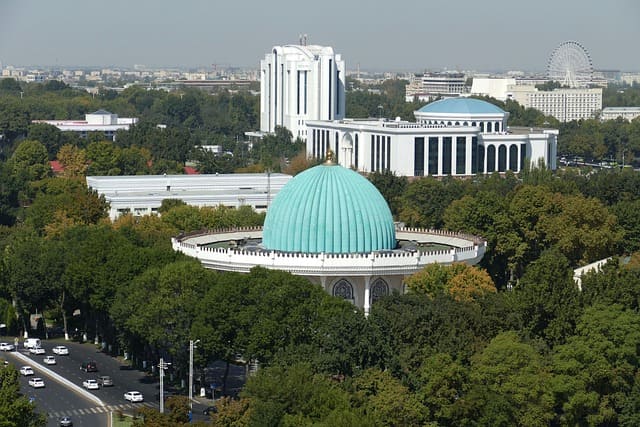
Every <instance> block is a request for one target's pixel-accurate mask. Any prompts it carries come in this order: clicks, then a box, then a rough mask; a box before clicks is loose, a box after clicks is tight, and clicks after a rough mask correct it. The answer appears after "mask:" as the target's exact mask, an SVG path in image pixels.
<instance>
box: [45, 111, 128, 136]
mask: <svg viewBox="0 0 640 427" xmlns="http://www.w3.org/2000/svg"><path fill="white" fill-rule="evenodd" d="M137 122H138V119H137V118H125V117H118V115H117V114H113V113H110V112H109V111H106V110H98V111H95V112H93V113H90V114H85V119H84V120H33V123H46V124H49V125H53V126H55V127H57V128H58V129H60V130H61V131H63V132H76V133H78V134H80V137H81V138H86V137H87V135H88V134H89V132H102V133H104V136H105V137H106V138H108V139H110V140H112V141H115V138H116V132H117V131H119V130H128V129H129V128H130V127H131V125H133V124H135V123H137Z"/></svg>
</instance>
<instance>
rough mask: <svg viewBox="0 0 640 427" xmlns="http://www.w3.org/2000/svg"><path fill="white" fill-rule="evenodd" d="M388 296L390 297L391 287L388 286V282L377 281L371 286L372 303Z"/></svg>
mask: <svg viewBox="0 0 640 427" xmlns="http://www.w3.org/2000/svg"><path fill="white" fill-rule="evenodd" d="M387 295H389V285H387V282H385V281H384V279H380V278H378V279H376V281H375V282H373V285H371V303H374V302H376V301H377V300H379V299H380V298H382V297H386V296H387Z"/></svg>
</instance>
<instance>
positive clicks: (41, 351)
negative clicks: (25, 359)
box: [29, 347, 46, 354]
mask: <svg viewBox="0 0 640 427" xmlns="http://www.w3.org/2000/svg"><path fill="white" fill-rule="evenodd" d="M29 353H31V354H45V353H46V351H45V349H44V348H42V347H31V348H30V349H29Z"/></svg>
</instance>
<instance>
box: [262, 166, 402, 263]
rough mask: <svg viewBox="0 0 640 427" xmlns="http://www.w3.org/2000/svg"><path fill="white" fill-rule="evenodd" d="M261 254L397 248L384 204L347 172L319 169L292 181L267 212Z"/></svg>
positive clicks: (372, 188)
mask: <svg viewBox="0 0 640 427" xmlns="http://www.w3.org/2000/svg"><path fill="white" fill-rule="evenodd" d="M262 245H263V246H264V247H265V248H266V249H272V250H279V251H284V252H303V253H322V252H324V253H366V252H372V251H376V250H381V249H393V248H395V246H396V236H395V227H394V224H393V218H392V216H391V211H390V210H389V206H388V205H387V202H386V201H385V200H384V198H383V197H382V194H380V192H379V191H378V189H377V188H376V187H375V186H374V185H373V184H371V183H370V182H369V181H368V180H367V179H366V178H364V177H362V176H361V175H360V174H358V173H356V172H354V171H352V170H351V169H347V168H344V167H342V166H339V165H335V164H331V163H329V164H323V165H320V166H316V167H313V168H311V169H307V170H306V171H304V172H302V173H300V174H299V175H297V176H295V177H294V178H292V179H291V180H290V181H289V182H288V183H287V184H286V185H285V186H284V187H283V188H282V189H281V190H280V191H279V192H278V195H277V196H276V197H275V199H274V200H273V203H272V204H271V206H270V207H269V209H268V211H267V217H266V219H265V222H264V231H263V235H262Z"/></svg>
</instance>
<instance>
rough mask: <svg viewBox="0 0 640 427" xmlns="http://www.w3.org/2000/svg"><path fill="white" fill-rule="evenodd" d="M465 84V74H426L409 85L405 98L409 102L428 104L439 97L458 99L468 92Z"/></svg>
mask: <svg viewBox="0 0 640 427" xmlns="http://www.w3.org/2000/svg"><path fill="white" fill-rule="evenodd" d="M465 82H466V78H465V75H464V74H463V73H457V72H456V73H454V72H442V73H424V74H423V75H422V77H418V78H415V79H414V80H413V81H412V82H410V83H409V84H408V85H407V87H406V89H405V98H406V101H407V102H412V101H414V100H418V101H425V102H428V101H432V100H434V99H436V98H439V97H443V98H451V97H457V96H460V95H462V94H464V93H466V92H467V88H466V86H465Z"/></svg>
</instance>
